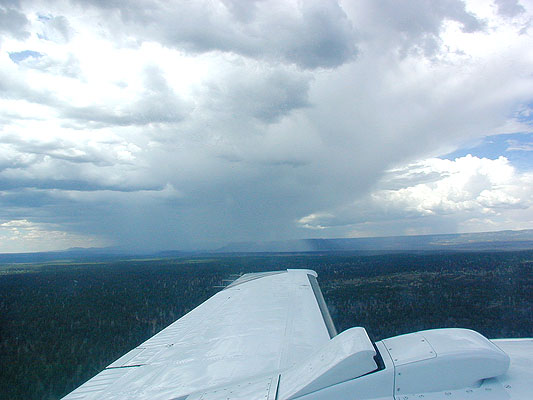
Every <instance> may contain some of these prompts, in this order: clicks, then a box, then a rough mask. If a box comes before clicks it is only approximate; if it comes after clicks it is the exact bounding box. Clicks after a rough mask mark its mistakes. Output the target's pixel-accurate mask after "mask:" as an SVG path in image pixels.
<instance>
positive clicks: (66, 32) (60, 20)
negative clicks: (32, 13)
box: [38, 15, 74, 44]
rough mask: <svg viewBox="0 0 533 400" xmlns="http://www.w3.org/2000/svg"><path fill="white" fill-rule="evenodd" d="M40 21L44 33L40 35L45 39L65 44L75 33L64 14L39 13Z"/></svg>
mask: <svg viewBox="0 0 533 400" xmlns="http://www.w3.org/2000/svg"><path fill="white" fill-rule="evenodd" d="M38 21H39V22H40V23H41V24H42V26H43V30H42V34H38V35H39V36H40V37H41V38H43V39H45V40H50V41H52V42H55V43H60V44H65V43H68V42H69V41H70V39H71V38H72V36H73V35H74V32H73V29H72V28H71V26H70V24H69V22H68V19H67V18H65V17H64V16H62V15H58V16H51V15H39V16H38Z"/></svg>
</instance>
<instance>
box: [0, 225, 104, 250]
mask: <svg viewBox="0 0 533 400" xmlns="http://www.w3.org/2000/svg"><path fill="white" fill-rule="evenodd" d="M104 244H105V242H103V241H102V240H101V239H98V238H95V237H91V236H87V235H85V236H84V235H79V234H75V233H70V232H66V231H64V230H61V229H58V226H57V225H55V224H43V223H34V222H31V221H28V220H26V219H21V220H10V221H6V222H3V223H0V252H2V253H15V252H17V253H23V252H34V251H51V250H63V249H65V248H69V247H77V246H85V247H99V246H102V245H104Z"/></svg>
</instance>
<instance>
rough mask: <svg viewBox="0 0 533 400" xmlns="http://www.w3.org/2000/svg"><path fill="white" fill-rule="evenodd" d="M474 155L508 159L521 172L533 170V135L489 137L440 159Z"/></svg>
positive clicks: (515, 134) (512, 134)
mask: <svg viewBox="0 0 533 400" xmlns="http://www.w3.org/2000/svg"><path fill="white" fill-rule="evenodd" d="M467 154H472V155H473V156H477V157H480V158H481V157H485V158H490V159H491V160H494V159H496V158H498V157H500V156H504V157H506V158H507V159H508V160H509V161H510V162H511V164H512V165H513V166H514V167H515V168H517V169H518V170H520V171H530V170H533V133H510V134H504V135H493V136H487V137H486V138H485V139H483V141H482V142H481V143H479V144H476V145H473V146H468V147H465V148H462V149H459V150H456V151H454V152H452V153H449V154H446V155H444V156H441V157H440V158H444V159H448V160H454V159H456V158H459V157H464V156H466V155H467Z"/></svg>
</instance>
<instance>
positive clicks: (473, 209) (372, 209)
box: [298, 155, 533, 235]
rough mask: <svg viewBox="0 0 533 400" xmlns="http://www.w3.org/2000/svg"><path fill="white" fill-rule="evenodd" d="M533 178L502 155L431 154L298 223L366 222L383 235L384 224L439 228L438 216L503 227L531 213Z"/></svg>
mask: <svg viewBox="0 0 533 400" xmlns="http://www.w3.org/2000/svg"><path fill="white" fill-rule="evenodd" d="M532 183H533V174H531V173H530V172H527V173H519V172H517V171H516V170H515V169H514V167H513V166H511V165H510V164H509V162H508V160H507V159H506V158H505V157H499V158H497V159H494V160H491V159H487V158H478V157H473V156H471V155H468V156H465V157H461V158H457V159H455V160H443V159H438V158H432V159H427V160H423V161H420V162H417V163H413V164H409V165H407V166H405V167H402V168H396V169H393V170H391V171H390V172H389V174H388V175H387V176H386V177H384V179H383V180H382V181H381V182H380V183H379V186H381V187H382V188H380V189H378V190H375V191H373V192H371V193H370V194H369V195H368V196H367V197H365V198H363V199H360V200H357V201H356V202H354V203H352V204H350V205H346V206H344V207H340V208H338V209H337V210H333V211H329V212H322V213H318V214H311V215H308V216H306V217H304V218H301V219H300V220H299V221H298V223H299V224H301V225H303V226H305V227H307V228H316V227H319V228H320V229H326V228H335V227H339V226H343V225H344V226H351V227H352V228H353V231H357V229H358V228H360V227H364V229H365V230H366V231H367V233H368V232H369V231H371V230H372V229H374V233H373V234H374V235H376V234H377V235H379V234H383V230H382V229H383V228H384V227H386V229H388V230H389V231H390V232H394V233H396V234H413V233H420V234H422V233H437V232H439V228H440V227H441V226H439V225H438V221H442V223H443V224H444V226H450V225H452V226H453V225H455V227H454V229H455V231H463V230H467V228H468V227H469V226H470V224H472V223H476V224H477V223H478V222H479V221H485V223H487V224H488V225H489V227H490V230H497V229H506V228H508V223H509V220H510V219H511V218H510V216H513V217H516V215H523V216H526V218H525V220H526V221H527V220H529V219H530V218H531V215H532V213H533V210H532V207H531V204H532V201H533V190H532V189H531V187H532V186H531V184H532ZM424 221H425V222H426V225H424ZM413 222H414V223H413ZM417 226H419V227H420V230H418V231H417V230H416V228H415V229H413V227H417ZM351 233H353V232H351Z"/></svg>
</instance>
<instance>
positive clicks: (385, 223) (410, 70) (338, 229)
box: [0, 0, 533, 252]
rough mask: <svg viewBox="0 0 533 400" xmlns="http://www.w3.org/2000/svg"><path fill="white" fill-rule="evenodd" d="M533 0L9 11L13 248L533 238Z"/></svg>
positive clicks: (4, 51)
mask: <svg viewBox="0 0 533 400" xmlns="http://www.w3.org/2000/svg"><path fill="white" fill-rule="evenodd" d="M532 21H533V1H532V0H494V1H488V0H473V1H470V0H468V1H461V0H431V1H430V0H357V1H355V0H353V1H334V0H305V1H304V0H301V1H292V0H282V1H278V0H272V1H266V0H219V1H217V0H205V1H204V0H196V1H185V0H184V1H158V0H131V1H121V0H105V1H104V0H71V1H67V0H46V1H40V0H28V1H25V0H20V1H17V0H0V252H29V251H47V250H59V249H66V248H70V247H106V246H117V247H120V248H123V249H128V250H133V251H152V250H161V249H185V250H187V249H208V248H216V247H218V246H222V245H224V244H226V243H228V242H234V241H237V242H240V241H270V240H284V239H296V238H333V237H365V236H390V235H412V234H435V233H463V232H480V231H496V230H503V229H530V228H533V207H532V204H533V157H532V156H533V153H532V152H533V40H532V35H533V26H532V24H533V22H532Z"/></svg>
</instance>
